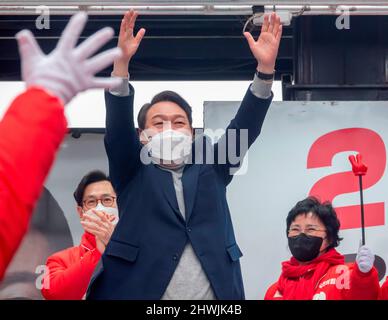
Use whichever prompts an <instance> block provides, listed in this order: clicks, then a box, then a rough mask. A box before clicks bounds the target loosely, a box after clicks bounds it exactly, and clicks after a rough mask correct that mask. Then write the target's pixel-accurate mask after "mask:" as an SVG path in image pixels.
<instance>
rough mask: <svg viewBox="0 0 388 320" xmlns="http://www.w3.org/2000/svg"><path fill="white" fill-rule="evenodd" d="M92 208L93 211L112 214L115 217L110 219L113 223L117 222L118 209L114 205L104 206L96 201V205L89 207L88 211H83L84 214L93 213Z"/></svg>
mask: <svg viewBox="0 0 388 320" xmlns="http://www.w3.org/2000/svg"><path fill="white" fill-rule="evenodd" d="M93 210H95V211H102V212H104V213H106V214H108V215H110V216H114V217H115V219H114V220H113V221H112V223H113V224H114V225H116V224H117V223H118V222H119V210H118V209H117V208H114V207H105V206H103V205H102V204H101V203H98V205H97V207H95V208H93V209H89V210H88V211H86V212H85V214H93V215H94V214H95V213H93Z"/></svg>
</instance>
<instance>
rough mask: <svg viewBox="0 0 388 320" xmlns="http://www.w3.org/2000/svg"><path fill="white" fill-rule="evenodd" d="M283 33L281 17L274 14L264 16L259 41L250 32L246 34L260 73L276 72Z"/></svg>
mask: <svg viewBox="0 0 388 320" xmlns="http://www.w3.org/2000/svg"><path fill="white" fill-rule="evenodd" d="M282 31H283V26H282V25H281V23H280V17H279V16H278V15H277V14H276V13H272V14H271V15H269V14H267V15H265V16H264V23H263V26H262V28H261V33H260V36H259V38H258V39H257V41H255V39H254V38H253V37H252V35H251V34H250V33H249V32H244V36H245V38H246V39H247V41H248V44H249V48H250V49H251V51H252V54H253V55H254V57H255V58H256V60H257V63H258V67H257V70H259V71H260V72H262V73H266V74H272V73H273V72H274V69H275V63H276V58H277V55H278V51H279V44H280V39H281V38H282Z"/></svg>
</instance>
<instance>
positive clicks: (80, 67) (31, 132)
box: [0, 13, 121, 280]
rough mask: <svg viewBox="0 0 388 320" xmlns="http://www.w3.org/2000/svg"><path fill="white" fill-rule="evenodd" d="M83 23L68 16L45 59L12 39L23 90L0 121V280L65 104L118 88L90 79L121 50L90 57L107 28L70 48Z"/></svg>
mask: <svg viewBox="0 0 388 320" xmlns="http://www.w3.org/2000/svg"><path fill="white" fill-rule="evenodd" d="M86 21H87V15H86V14H85V13H79V14H76V15H75V16H73V17H72V18H71V19H70V22H69V24H68V25H67V26H66V29H65V30H64V32H63V34H62V36H61V39H60V41H59V42H58V45H57V47H56V48H55V50H53V51H52V52H51V53H50V54H49V55H45V54H44V53H43V52H42V51H41V50H40V48H39V46H38V44H37V43H36V40H35V38H34V36H33V35H32V33H31V32H30V31H28V30H22V31H20V32H19V33H18V34H17V35H16V39H17V41H18V46H19V52H20V57H21V65H22V78H23V80H24V81H25V82H26V86H27V90H26V91H25V92H24V93H22V94H21V95H19V96H18V97H17V98H16V99H15V100H14V101H13V102H12V104H11V106H10V107H9V109H8V110H7V112H6V113H5V115H4V117H3V119H2V121H1V122H0V280H1V279H2V278H3V276H4V273H5V270H6V267H7V266H8V264H9V262H10V261H11V259H12V257H13V255H14V253H15V251H16V250H17V248H18V247H19V244H20V242H21V240H22V238H23V235H24V234H25V232H26V231H27V228H28V223H29V220H30V217H31V214H32V212H33V209H34V206H35V204H36V202H37V200H38V198H39V195H40V193H41V191H42V188H43V183H44V180H45V178H46V176H47V174H48V172H49V170H50V168H51V165H52V163H53V161H54V156H55V153H56V151H57V149H58V147H59V145H60V143H61V141H62V139H63V137H64V135H65V134H66V131H67V122H66V118H65V115H64V105H66V104H67V103H68V102H69V101H70V100H71V99H72V98H73V97H74V96H75V95H76V94H78V93H79V92H82V91H85V90H87V89H90V88H113V87H115V86H117V85H118V84H119V83H120V80H119V81H117V80H115V79H110V78H108V79H99V78H95V77H94V75H95V74H96V73H98V72H99V71H101V70H103V69H104V68H106V67H107V66H109V65H110V64H111V63H112V62H113V60H115V59H117V58H118V57H120V55H121V52H120V49H118V50H117V49H111V50H108V51H106V52H103V53H101V54H99V55H98V56H95V57H91V56H92V55H93V54H94V53H95V52H96V51H97V50H98V49H100V48H101V47H102V46H103V45H104V44H106V43H107V42H108V41H109V40H110V39H111V38H113V35H114V32H113V30H112V29H111V28H105V29H102V30H100V31H98V32H97V33H95V34H94V35H92V36H91V37H90V38H88V39H87V40H86V41H84V42H83V43H82V44H81V45H79V46H78V47H75V45H76V43H77V41H78V38H79V36H80V34H81V32H82V30H83V28H84V26H85V24H86ZM112 80H114V81H112Z"/></svg>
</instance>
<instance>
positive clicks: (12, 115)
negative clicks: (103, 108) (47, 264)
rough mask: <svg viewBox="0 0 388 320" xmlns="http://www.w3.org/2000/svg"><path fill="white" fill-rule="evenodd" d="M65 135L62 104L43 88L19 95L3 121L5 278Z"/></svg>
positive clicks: (1, 266)
mask: <svg viewBox="0 0 388 320" xmlns="http://www.w3.org/2000/svg"><path fill="white" fill-rule="evenodd" d="M66 131H67V122H66V118H65V116H64V108H63V105H62V103H61V102H60V100H59V99H58V98H56V97H54V96H51V95H49V94H47V93H46V92H45V91H44V90H42V89H39V88H30V89H28V90H27V91H26V92H24V93H22V94H20V95H19V96H18V97H17V98H16V99H15V100H14V101H13V102H12V104H11V106H10V107H9V109H8V110H7V112H6V113H5V115H4V118H3V119H2V121H1V122H0V280H1V279H2V278H3V276H4V273H5V270H6V268H7V265H8V264H9V262H10V261H11V259H12V256H13V254H14V253H15V251H16V250H17V248H18V246H19V244H20V242H21V240H22V238H23V236H24V234H25V232H26V230H27V228H28V223H29V220H30V216H31V213H32V211H33V209H34V206H35V203H36V201H37V200H38V198H39V195H40V193H41V191H42V188H43V183H44V181H45V178H46V176H47V174H48V172H49V169H50V167H51V165H52V163H53V161H54V156H55V152H56V151H57V149H58V147H59V145H60V143H61V141H62V139H63V137H64V135H65V134H66Z"/></svg>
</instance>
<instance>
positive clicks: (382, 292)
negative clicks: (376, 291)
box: [379, 277, 388, 300]
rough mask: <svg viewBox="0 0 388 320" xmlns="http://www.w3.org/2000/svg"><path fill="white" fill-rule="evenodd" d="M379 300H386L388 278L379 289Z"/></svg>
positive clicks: (387, 296)
mask: <svg viewBox="0 0 388 320" xmlns="http://www.w3.org/2000/svg"><path fill="white" fill-rule="evenodd" d="M379 300H388V277H387V279H386V280H385V282H384V284H383V286H382V287H381V290H380V295H379Z"/></svg>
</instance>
